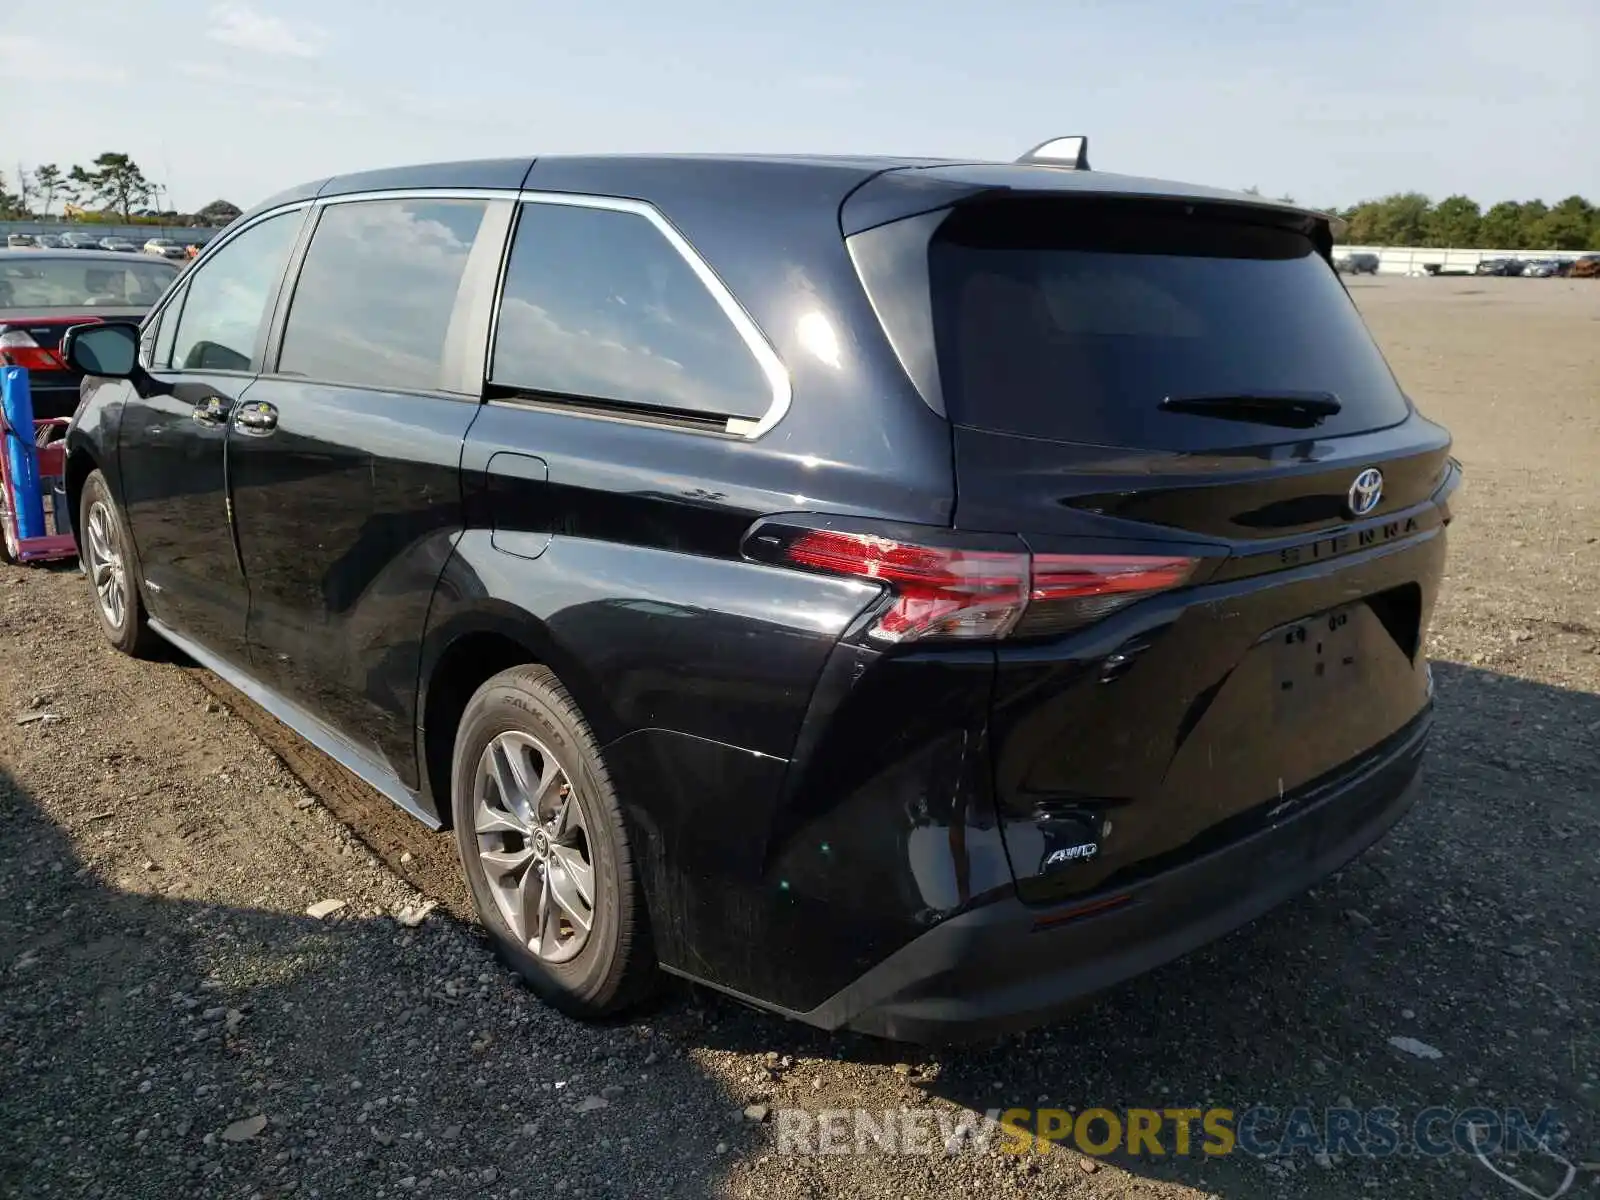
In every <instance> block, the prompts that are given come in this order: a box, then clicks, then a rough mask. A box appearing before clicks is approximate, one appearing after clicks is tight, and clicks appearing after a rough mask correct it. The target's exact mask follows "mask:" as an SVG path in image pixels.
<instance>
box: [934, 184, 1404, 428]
mask: <svg viewBox="0 0 1600 1200" xmlns="http://www.w3.org/2000/svg"><path fill="white" fill-rule="evenodd" d="M929 268H930V271H929V276H930V283H931V285H932V288H933V303H934V322H935V336H936V341H937V343H938V353H939V360H940V367H941V376H942V378H943V383H944V392H945V402H946V406H947V409H948V411H949V414H950V418H951V420H953V421H954V422H955V423H956V424H958V425H968V426H972V427H975V428H979V429H985V430H990V431H994V432H1004V433H1015V434H1021V435H1023V436H1025V437H1035V438H1047V439H1054V440H1061V441H1076V442H1089V443H1095V444H1098V445H1114V446H1136V447H1142V448H1148V449H1173V450H1197V449H1206V448H1212V447H1223V446H1229V445H1233V446H1237V445H1242V444H1248V443H1252V442H1277V441H1281V440H1283V430H1282V429H1281V428H1274V427H1271V426H1267V425H1257V426H1252V425H1251V424H1249V423H1243V422H1238V421H1220V420H1216V419H1215V418H1213V417H1208V416H1196V415H1184V414H1179V413H1175V412H1171V411H1167V410H1163V409H1162V407H1161V402H1162V401H1163V400H1164V399H1167V398H1168V397H1194V396H1228V395H1239V394H1245V395H1260V394H1266V395H1272V394H1294V393H1305V392H1316V393H1326V394H1331V395H1333V396H1334V397H1336V398H1337V399H1338V400H1339V402H1340V404H1341V406H1342V407H1341V411H1340V412H1339V414H1338V415H1337V416H1333V417H1330V418H1328V419H1327V420H1326V421H1325V422H1324V423H1323V424H1321V425H1320V426H1319V433H1320V434H1322V435H1337V434H1340V433H1354V432H1357V431H1361V430H1367V429H1374V428H1381V427H1383V426H1386V425H1392V424H1394V423H1395V422H1397V421H1400V420H1403V419H1404V418H1405V416H1406V413H1407V411H1408V410H1407V406H1406V402H1405V399H1404V397H1403V396H1402V394H1401V392H1400V389H1399V387H1398V386H1397V385H1396V383H1395V381H1394V377H1393V376H1392V375H1391V374H1390V372H1389V369H1388V367H1387V365H1386V364H1385V363H1384V361H1383V358H1382V356H1381V355H1380V354H1379V353H1378V350H1377V347H1376V346H1374V345H1373V343H1372V339H1371V337H1370V336H1369V335H1368V333H1367V331H1366V329H1365V327H1364V326H1363V325H1362V323H1361V318H1360V317H1359V316H1358V315H1357V313H1356V311H1355V306H1354V305H1353V304H1352V303H1351V302H1350V298H1349V296H1348V295H1346V293H1345V291H1344V288H1343V286H1342V285H1341V284H1340V282H1339V280H1338V277H1337V276H1336V275H1335V274H1334V272H1333V270H1332V268H1331V267H1330V266H1329V265H1328V263H1327V262H1326V261H1324V260H1323V259H1322V257H1321V256H1320V255H1319V254H1318V253H1317V252H1316V249H1315V247H1314V246H1313V245H1312V243H1311V241H1310V239H1309V238H1307V237H1306V236H1305V235H1303V234H1301V233H1299V232H1297V231H1294V230H1291V229H1287V228H1276V227H1270V226H1263V225H1252V224H1248V223H1246V222H1243V221H1239V222H1235V221H1232V220H1218V219H1205V218H1200V217H1192V216H1183V215H1179V216H1168V215H1166V214H1165V213H1160V212H1152V211H1130V210H1128V209H1122V210H1120V211H1119V210H1118V209H1116V208H1109V209H1094V208H1090V207H1078V208H1074V209H1071V210H1068V209H1065V208H1063V207H1060V206H1039V207H1031V206H1029V205H1027V204H1026V203H1016V204H1011V205H1005V204H1000V205H995V206H994V207H993V209H992V210H989V211H974V212H971V213H963V212H961V211H958V212H957V213H956V215H955V216H954V217H953V218H952V219H951V220H950V221H948V222H947V223H946V224H945V226H944V227H943V228H942V229H941V231H940V233H939V235H938V236H937V237H936V238H935V240H934V243H933V245H932V247H931V253H930V256H929Z"/></svg>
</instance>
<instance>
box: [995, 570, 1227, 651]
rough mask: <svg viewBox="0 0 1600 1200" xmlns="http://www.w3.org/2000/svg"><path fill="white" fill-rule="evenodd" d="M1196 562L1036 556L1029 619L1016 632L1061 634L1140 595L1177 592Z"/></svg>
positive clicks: (1092, 620) (1192, 572) (1132, 600)
mask: <svg viewBox="0 0 1600 1200" xmlns="http://www.w3.org/2000/svg"><path fill="white" fill-rule="evenodd" d="M1199 565H1200V560H1199V559H1197V558H1179V557H1176V556H1173V557H1168V556H1155V555H1142V554H1036V555H1034V557H1033V587H1032V589H1031V590H1030V591H1029V593H1028V615H1027V618H1026V619H1025V621H1023V622H1022V626H1023V627H1022V628H1021V629H1020V630H1019V632H1022V633H1025V634H1045V633H1063V632H1065V631H1066V630H1069V629H1076V628H1078V627H1079V626H1080V625H1088V624H1091V623H1092V622H1094V621H1098V620H1099V619H1100V618H1101V617H1104V616H1108V615H1109V614H1111V613H1114V612H1116V611H1117V609H1119V608H1123V607H1126V606H1127V605H1129V604H1132V603H1133V602H1134V601H1135V600H1139V599H1141V598H1143V597H1145V596H1149V595H1152V594H1154V593H1156V592H1164V591H1166V590H1167V589H1168V588H1175V587H1181V586H1182V585H1183V584H1184V583H1186V582H1187V581H1188V579H1189V577H1190V576H1192V575H1193V574H1194V572H1195V568H1196V567H1197V566H1199Z"/></svg>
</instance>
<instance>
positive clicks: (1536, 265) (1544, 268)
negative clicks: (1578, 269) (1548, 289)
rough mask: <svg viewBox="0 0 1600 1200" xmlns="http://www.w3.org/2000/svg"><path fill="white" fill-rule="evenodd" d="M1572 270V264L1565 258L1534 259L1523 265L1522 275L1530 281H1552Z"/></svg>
mask: <svg viewBox="0 0 1600 1200" xmlns="http://www.w3.org/2000/svg"><path fill="white" fill-rule="evenodd" d="M1571 270H1572V264H1571V263H1570V262H1568V261H1567V260H1566V259H1564V258H1533V259H1529V260H1528V261H1527V262H1525V263H1523V264H1522V273H1523V274H1524V275H1526V276H1527V277H1528V278H1530V279H1550V278H1552V277H1555V276H1559V275H1566V274H1567V273H1569V272H1570V271H1571Z"/></svg>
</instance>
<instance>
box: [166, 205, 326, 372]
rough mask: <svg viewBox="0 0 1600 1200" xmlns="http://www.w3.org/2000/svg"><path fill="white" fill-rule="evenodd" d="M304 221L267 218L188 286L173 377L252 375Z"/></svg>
mask: <svg viewBox="0 0 1600 1200" xmlns="http://www.w3.org/2000/svg"><path fill="white" fill-rule="evenodd" d="M304 219H305V213H304V211H303V210H298V209H297V210H296V211H294V212H287V213H281V214H279V215H278V216H275V217H268V218H267V219H266V220H265V221H262V222H261V223H260V224H258V225H252V226H251V227H250V228H249V229H247V230H245V231H244V232H243V233H241V234H239V236H238V237H236V238H234V239H233V240H232V241H230V242H229V243H228V244H227V245H226V246H224V247H223V248H222V249H221V250H219V251H217V254H216V256H215V257H214V258H212V260H211V261H210V262H208V263H206V264H205V265H204V266H202V267H201V268H200V269H199V270H198V271H197V272H196V273H195V275H194V277H193V278H191V279H190V280H189V281H188V283H187V284H186V286H187V288H188V294H187V295H185V296H184V297H183V298H182V303H183V308H182V311H181V312H177V313H174V311H173V309H172V308H171V307H169V308H168V311H167V313H166V314H165V317H164V319H163V324H165V323H166V320H167V319H170V318H171V317H173V316H176V330H175V334H174V336H173V339H172V357H171V363H172V369H173V370H175V371H252V370H257V369H259V368H260V365H261V364H260V363H259V362H256V361H255V358H254V356H255V352H256V344H257V342H258V341H259V340H260V338H259V335H260V332H261V328H262V324H263V322H264V321H265V320H266V318H267V316H268V313H267V306H268V305H269V304H270V303H271V302H272V297H273V295H274V293H275V292H276V290H277V287H278V279H279V277H280V276H281V275H282V274H283V265H284V262H285V261H286V260H287V259H288V257H289V251H290V250H291V249H292V248H293V247H294V241H295V237H296V235H298V234H299V232H300V225H301V223H302V221H303V220H304ZM158 361H160V358H159V355H158Z"/></svg>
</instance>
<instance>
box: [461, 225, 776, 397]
mask: <svg viewBox="0 0 1600 1200" xmlns="http://www.w3.org/2000/svg"><path fill="white" fill-rule="evenodd" d="M490 381H491V382H492V383H493V384H495V385H497V386H498V387H501V388H504V389H507V390H510V391H514V392H518V393H526V394H528V395H530V396H532V397H536V398H543V399H554V400H562V399H565V400H573V401H580V402H581V401H591V402H598V403H600V404H604V405H611V406H615V407H617V408H619V409H626V410H634V411H642V412H658V413H661V414H677V415H682V416H688V417H694V418H702V419H703V418H711V419H726V418H735V419H740V420H754V419H757V418H760V417H761V416H762V415H763V414H765V413H766V412H767V410H768V409H769V408H770V407H771V406H772V404H773V402H774V389H773V383H772V381H771V379H770V378H769V376H768V374H767V372H766V371H765V370H764V369H763V366H762V364H761V363H760V362H759V361H758V360H757V358H756V356H755V352H754V350H753V348H752V346H751V344H750V341H749V340H748V339H747V338H746V336H745V335H744V334H742V333H741V332H740V330H739V329H738V328H737V327H736V325H735V324H734V321H733V319H732V318H730V316H729V314H728V312H727V311H726V310H725V308H724V306H723V303H722V302H721V301H719V299H718V298H717V297H716V296H715V295H713V293H712V291H711V289H710V287H708V285H707V283H706V282H705V281H704V280H703V279H702V278H701V277H700V276H699V274H697V272H696V271H695V269H694V267H693V266H692V265H691V264H690V262H689V260H688V258H686V257H685V254H684V253H683V252H680V250H679V249H678V248H677V247H676V246H674V245H673V243H672V242H671V241H669V240H668V238H667V237H666V235H665V234H663V232H662V231H661V230H660V229H659V228H657V227H656V224H655V223H654V222H653V221H652V220H651V219H649V218H648V217H646V216H644V215H643V214H641V213H638V212H633V211H622V210H618V209H610V208H599V207H587V206H580V205H570V204H560V203H543V202H538V203H525V204H523V206H522V212H521V214H520V216H519V217H518V220H517V229H516V234H515V237H514V240H513V241H512V244H511V257H510V261H509V263H508V264H507V267H506V279H505V290H504V295H503V297H502V299H501V304H500V314H499V321H498V325H497V329H496V333H495V343H494V353H493V358H492V362H491V368H490Z"/></svg>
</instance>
